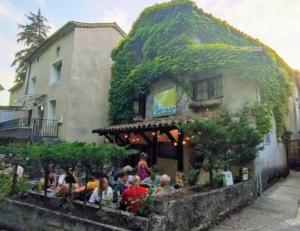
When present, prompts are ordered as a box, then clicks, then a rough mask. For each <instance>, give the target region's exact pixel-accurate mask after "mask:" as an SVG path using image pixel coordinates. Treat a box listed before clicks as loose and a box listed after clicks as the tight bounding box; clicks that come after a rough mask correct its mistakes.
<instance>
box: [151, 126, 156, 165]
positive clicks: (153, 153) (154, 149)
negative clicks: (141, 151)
mask: <svg viewBox="0 0 300 231" xmlns="http://www.w3.org/2000/svg"><path fill="white" fill-rule="evenodd" d="M151 147H152V153H151V154H152V155H151V156H152V163H151V164H152V166H153V165H156V162H157V131H156V132H155V134H154V136H153V142H152V145H151Z"/></svg>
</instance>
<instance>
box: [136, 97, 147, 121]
mask: <svg viewBox="0 0 300 231" xmlns="http://www.w3.org/2000/svg"><path fill="white" fill-rule="evenodd" d="M138 115H139V116H141V117H142V118H143V119H144V118H145V116H146V95H145V94H139V111H138Z"/></svg>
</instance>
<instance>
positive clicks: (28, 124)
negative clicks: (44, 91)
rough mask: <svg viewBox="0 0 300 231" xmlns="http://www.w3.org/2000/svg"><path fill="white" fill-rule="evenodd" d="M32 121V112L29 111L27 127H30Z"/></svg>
mask: <svg viewBox="0 0 300 231" xmlns="http://www.w3.org/2000/svg"><path fill="white" fill-rule="evenodd" d="M31 120H32V110H29V111H28V113H27V127H30V125H31Z"/></svg>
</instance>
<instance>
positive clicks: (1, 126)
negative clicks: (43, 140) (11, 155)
mask: <svg viewBox="0 0 300 231" xmlns="http://www.w3.org/2000/svg"><path fill="white" fill-rule="evenodd" d="M8 129H30V130H31V135H32V136H33V137H38V136H39V137H42V136H45V137H57V135H58V134H57V133H58V126H57V120H49V119H35V118H19V119H14V120H9V121H5V122H2V123H0V131H3V130H8Z"/></svg>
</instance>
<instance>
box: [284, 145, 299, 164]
mask: <svg viewBox="0 0 300 231" xmlns="http://www.w3.org/2000/svg"><path fill="white" fill-rule="evenodd" d="M287 152H288V154H287V159H288V164H289V167H290V168H294V169H298V168H299V167H300V140H290V141H289V142H288V147H287Z"/></svg>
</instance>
